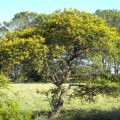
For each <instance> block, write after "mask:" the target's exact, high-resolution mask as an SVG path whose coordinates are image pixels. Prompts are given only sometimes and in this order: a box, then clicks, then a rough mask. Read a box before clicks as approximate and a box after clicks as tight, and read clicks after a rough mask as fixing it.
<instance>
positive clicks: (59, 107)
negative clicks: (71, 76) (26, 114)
mask: <svg viewBox="0 0 120 120" xmlns="http://www.w3.org/2000/svg"><path fill="white" fill-rule="evenodd" d="M69 89H70V87H68V88H63V89H62V91H61V93H60V96H59V98H58V100H57V103H56V105H55V106H54V108H53V109H52V110H51V112H50V114H49V116H48V117H49V118H51V119H54V118H56V117H58V115H59V114H60V112H61V110H62V107H63V103H64V99H65V96H66V95H67V93H68V90H69Z"/></svg>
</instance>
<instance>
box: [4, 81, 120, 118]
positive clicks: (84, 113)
mask: <svg viewBox="0 0 120 120" xmlns="http://www.w3.org/2000/svg"><path fill="white" fill-rule="evenodd" d="M51 87H54V86H53V85H52V84H38V83H37V84H34V83H31V84H28V83H26V84H25V83H20V84H11V85H10V90H9V91H6V92H7V93H9V94H8V96H9V98H11V99H15V100H16V101H18V102H19V104H20V106H21V109H22V110H28V109H29V110H30V111H32V112H33V114H34V115H37V113H39V116H40V117H39V120H42V118H43V119H46V118H45V117H46V116H47V112H48V111H49V110H50V105H49V103H48V101H47V98H46V96H45V95H43V94H40V93H37V92H36V91H47V90H48V89H50V88H51ZM119 108H120V98H113V97H108V96H101V95H98V96H97V100H96V102H92V103H88V102H85V101H84V100H82V99H80V98H79V99H78V98H77V99H72V100H71V101H69V99H68V97H66V99H65V104H64V106H63V112H62V114H61V117H60V118H58V119H63V118H64V120H65V119H66V120H70V119H71V120H79V119H83V120H101V119H103V120H104V118H101V117H105V119H106V120H107V119H108V120H109V118H110V120H120V118H119V117H120V112H119V111H120V110H119ZM118 114H119V115H118ZM111 115H112V116H111ZM117 115H118V117H117V118H116V119H115V116H117ZM106 116H107V118H106ZM99 118H100V119H99ZM118 118H119V119H118ZM34 119H35V118H34ZM36 120H38V119H37V118H36Z"/></svg>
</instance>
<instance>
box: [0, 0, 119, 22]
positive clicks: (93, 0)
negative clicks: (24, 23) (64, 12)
mask: <svg viewBox="0 0 120 120" xmlns="http://www.w3.org/2000/svg"><path fill="white" fill-rule="evenodd" d="M63 8H77V9H79V10H82V11H87V12H91V13H93V12H95V10H97V9H118V10H120V0H0V23H1V22H3V21H9V20H10V19H12V18H13V17H14V15H15V14H16V13H18V12H21V11H33V12H37V13H51V12H53V11H54V10H57V9H63Z"/></svg>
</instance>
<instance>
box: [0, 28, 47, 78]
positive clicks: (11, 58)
mask: <svg viewBox="0 0 120 120" xmlns="http://www.w3.org/2000/svg"><path fill="white" fill-rule="evenodd" d="M46 52H47V46H45V45H44V38H42V37H41V36H40V35H37V34H35V35H34V29H32V28H27V29H24V30H23V31H17V30H15V31H10V32H7V33H6V35H5V37H3V38H2V40H1V41H0V54H1V55H0V65H1V69H2V70H3V71H4V70H5V69H10V68H13V69H14V80H16V77H17V76H16V75H17V71H18V70H17V69H18V66H19V65H20V66H24V65H29V63H30V64H33V63H34V64H39V65H41V66H42V62H43V59H44V58H45V56H46Z"/></svg>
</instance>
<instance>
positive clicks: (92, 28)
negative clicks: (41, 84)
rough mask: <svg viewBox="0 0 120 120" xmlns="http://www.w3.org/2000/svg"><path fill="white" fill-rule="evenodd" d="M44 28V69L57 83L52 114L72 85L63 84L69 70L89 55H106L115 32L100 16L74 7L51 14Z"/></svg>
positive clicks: (69, 75)
mask: <svg viewBox="0 0 120 120" xmlns="http://www.w3.org/2000/svg"><path fill="white" fill-rule="evenodd" d="M44 31H45V32H44V33H43V37H45V39H46V42H45V44H46V45H47V46H48V47H49V52H48V54H47V55H48V66H47V70H49V71H50V77H51V80H52V82H53V83H54V84H55V85H56V86H57V88H56V90H53V91H54V95H53V98H52V103H53V104H52V105H53V108H52V110H51V115H50V116H55V115H56V114H58V113H59V112H60V111H61V108H62V106H63V103H64V98H65V96H66V94H67V91H68V90H69V89H70V87H71V86H72V85H71V84H70V85H69V87H67V88H65V87H64V85H63V84H64V83H66V82H68V81H70V80H71V76H72V73H73V71H74V70H75V69H77V67H79V66H80V65H81V61H84V63H88V62H89V61H90V63H91V64H92V63H93V60H92V59H91V57H93V56H96V55H101V56H103V55H106V57H107V55H108V54H110V53H111V52H112V50H111V48H113V47H114V41H115V40H117V32H116V30H115V29H114V28H110V27H108V26H107V25H106V24H105V23H104V21H103V20H102V19H100V18H98V17H94V16H93V15H91V14H89V13H85V12H80V11H78V10H76V9H69V10H66V9H65V10H64V11H56V12H54V13H53V14H51V16H50V18H49V20H48V21H47V22H46V23H45V26H44ZM76 64H78V66H76ZM81 82H82V81H81ZM53 91H52V92H53ZM55 91H56V93H55ZM55 94H57V95H55ZM56 96H57V98H56Z"/></svg>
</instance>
